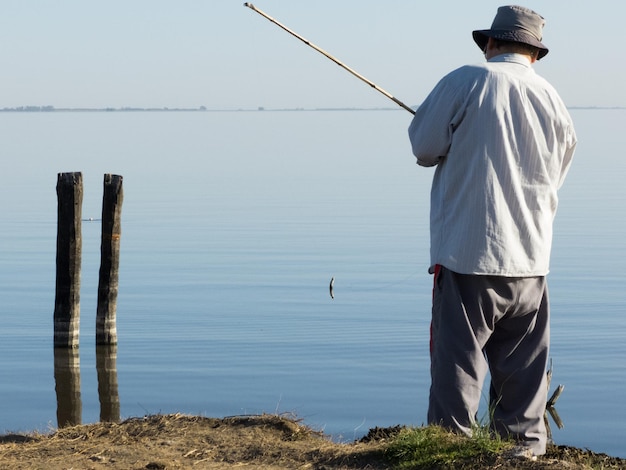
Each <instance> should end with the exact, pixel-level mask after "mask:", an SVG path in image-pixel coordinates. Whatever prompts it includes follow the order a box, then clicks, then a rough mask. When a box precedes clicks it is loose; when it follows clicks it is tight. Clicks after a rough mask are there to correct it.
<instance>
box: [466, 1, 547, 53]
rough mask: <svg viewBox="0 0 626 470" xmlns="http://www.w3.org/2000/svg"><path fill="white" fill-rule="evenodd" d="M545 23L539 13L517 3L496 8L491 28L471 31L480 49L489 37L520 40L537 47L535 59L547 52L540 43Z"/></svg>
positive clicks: (484, 45) (482, 48)
mask: <svg viewBox="0 0 626 470" xmlns="http://www.w3.org/2000/svg"><path fill="white" fill-rule="evenodd" d="M545 24H546V22H545V20H544V19H543V17H542V16H541V15H539V14H538V13H535V12H534V11H532V10H530V9H528V8H524V7H520V6H517V5H509V6H504V7H500V8H498V12H497V13H496V17H495V18H494V20H493V23H492V24H491V29H479V30H476V31H473V32H472V36H473V37H474V41H475V42H476V44H478V47H480V49H481V50H482V51H484V50H485V47H486V46H487V41H488V40H489V38H494V39H500V40H503V41H512V42H521V43H524V44H529V45H531V46H534V47H536V48H538V49H539V55H538V57H537V59H541V58H542V57H544V56H545V55H546V54H547V53H548V48H547V47H546V46H544V45H543V44H542V43H541V37H542V31H543V26H544V25H545Z"/></svg>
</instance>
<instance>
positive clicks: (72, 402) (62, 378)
mask: <svg viewBox="0 0 626 470" xmlns="http://www.w3.org/2000/svg"><path fill="white" fill-rule="evenodd" d="M54 382H55V384H56V386H55V390H56V394H57V423H58V426H59V427H60V428H63V427H66V426H74V425H76V424H81V421H82V402H81V398H80V357H79V355H78V348H54Z"/></svg>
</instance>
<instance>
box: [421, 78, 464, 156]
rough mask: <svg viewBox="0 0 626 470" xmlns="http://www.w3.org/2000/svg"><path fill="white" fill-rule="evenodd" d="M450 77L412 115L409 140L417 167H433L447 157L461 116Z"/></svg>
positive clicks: (455, 89) (456, 89) (456, 94)
mask: <svg viewBox="0 0 626 470" xmlns="http://www.w3.org/2000/svg"><path fill="white" fill-rule="evenodd" d="M451 82H454V80H452V77H451V76H447V77H444V78H443V79H442V80H441V81H440V82H439V83H438V84H437V86H436V87H435V88H434V89H433V91H431V93H430V94H429V95H428V96H427V97H426V99H425V100H424V102H423V103H422V104H421V105H420V107H419V108H418V109H417V111H416V112H415V116H414V117H413V120H412V121H411V125H410V126H409V140H410V142H411V148H412V150H413V155H415V157H417V164H418V165H421V166H435V165H437V164H438V163H439V161H440V160H441V159H442V158H444V157H445V156H446V155H447V154H448V150H449V149H450V145H451V142H452V134H453V132H454V129H455V127H456V125H457V124H458V123H457V122H455V121H457V120H458V118H459V116H460V114H462V113H461V112H460V111H461V110H460V107H461V102H459V99H458V98H459V96H458V92H459V90H458V88H456V87H455V86H454V83H451Z"/></svg>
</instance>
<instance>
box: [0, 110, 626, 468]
mask: <svg viewBox="0 0 626 470" xmlns="http://www.w3.org/2000/svg"><path fill="white" fill-rule="evenodd" d="M572 114H573V117H574V119H575V121H576V124H577V129H578V133H579V138H580V145H579V150H578V152H577V155H576V160H575V163H574V166H573V167H572V169H571V171H570V175H569V179H568V181H567V182H566V185H565V187H564V188H563V190H562V192H561V206H560V210H559V214H558V218H557V224H556V234H555V247H554V251H553V259H552V272H551V274H550V276H549V282H550V287H551V296H552V309H553V322H552V330H553V347H552V354H551V356H552V358H553V360H554V368H555V370H554V386H556V384H559V383H562V384H564V385H565V392H564V393H563V395H562V397H561V398H560V399H559V401H558V406H557V410H558V412H559V414H560V416H561V418H562V419H563V421H564V423H565V427H564V428H563V429H557V428H556V426H554V425H553V432H554V439H555V441H556V442H557V443H559V444H568V445H576V446H580V447H588V448H590V449H592V450H594V451H599V452H607V453H609V454H612V455H616V456H622V457H626V450H625V448H624V445H623V442H624V441H625V439H626V430H625V429H626V428H625V425H624V422H626V405H625V404H624V402H623V400H622V393H623V390H624V388H626V362H625V361H624V357H625V353H626V341H625V339H624V338H625V334H626V318H624V310H625V306H626V295H625V294H624V288H623V285H624V282H625V281H626V250H625V247H624V240H625V239H626V224H625V222H624V217H623V211H624V209H623V207H624V202H625V201H626V185H624V183H623V180H624V177H626V159H625V158H624V152H623V146H622V145H621V135H622V133H623V129H624V128H625V126H626V110H573V111H572ZM409 119H410V115H409V114H408V113H406V112H404V111H402V110H399V111H358V112H357V111H353V112H322V111H320V112H268V111H265V112H222V113H210V112H205V113H199V112H198V113H193V112H189V113H184V112H181V113H175V112H170V113H52V114H9V113H0V133H1V138H0V156H1V158H0V174H2V175H3V184H2V185H0V200H1V201H2V202H1V205H0V220H1V223H0V318H1V319H2V328H0V353H1V355H2V359H3V360H2V361H1V362H0V431H2V430H8V431H29V430H33V429H39V430H46V429H49V428H55V427H56V426H57V425H58V421H57V411H58V410H59V411H61V412H63V413H65V412H67V411H68V408H69V412H70V413H73V415H72V416H73V417H74V419H77V420H79V421H81V422H83V423H89V422H96V421H98V420H99V419H100V416H101V415H100V413H101V411H102V412H103V413H105V414H106V413H110V412H113V414H115V413H116V412H117V413H118V414H119V415H120V417H121V418H126V417H130V416H138V415H143V414H146V413H159V412H161V413H169V412H184V413H195V414H204V415H209V416H227V415H235V414H243V413H262V412H270V413H273V412H279V413H282V412H292V413H295V414H296V415H297V416H299V417H301V418H303V419H304V420H305V422H306V423H307V424H309V425H311V426H313V427H316V428H319V429H324V430H325V431H326V432H327V433H329V434H332V435H334V436H336V437H338V438H339V437H341V438H344V439H353V438H355V437H359V436H361V435H362V434H364V433H366V432H367V430H368V429H369V428H370V427H373V426H389V425H395V424H415V425H419V424H422V423H423V422H424V420H425V413H426V401H427V394H428V386H429V376H428V368H429V359H428V324H429V309H430V282H431V278H430V276H429V275H428V274H427V272H426V269H427V264H428V226H427V223H428V194H429V189H430V180H431V178H432V170H429V169H423V168H419V167H417V166H416V165H415V164H414V159H413V158H412V157H411V155H410V151H409V146H408V141H407V137H406V127H407V126H408V123H409ZM66 171H82V172H83V177H84V181H85V195H84V203H83V218H85V219H88V218H90V217H91V218H94V219H99V218H100V211H101V199H102V179H103V174H104V173H116V174H121V175H123V176H124V196H125V199H124V207H123V228H122V230H123V233H122V259H121V265H120V294H119V299H118V339H119V345H118V348H117V351H116V355H115V356H113V357H109V362H108V365H109V367H108V369H105V368H103V367H102V365H101V364H100V363H97V362H98V360H97V359H98V358H97V357H96V348H95V345H94V337H95V311H96V290H97V275H98V268H99V262H100V260H99V256H100V255H99V244H100V240H99V237H100V224H99V222H98V221H92V222H89V221H85V222H83V265H82V288H81V346H80V349H79V357H77V358H74V361H75V362H74V364H75V365H76V367H74V368H73V369H71V368H70V369H68V368H67V366H68V364H70V362H68V359H65V360H63V359H61V358H58V357H57V370H56V376H55V357H54V354H53V348H52V315H53V311H54V282H55V243H56V193H55V185H56V177H57V173H59V172H66ZM331 277H335V289H334V291H335V298H334V300H333V299H331V298H330V296H329V293H328V284H329V281H330V278H331ZM77 361H78V362H77ZM63 365H65V369H64V368H63V367H62V366H63ZM98 372H100V379H99V376H98ZM68 377H71V378H70V379H68ZM99 381H100V384H101V386H102V384H103V383H107V384H108V385H109V386H111V388H112V390H113V391H115V390H117V392H118V394H119V410H116V408H115V406H116V404H115V403H114V404H113V405H112V409H111V406H110V405H109V404H107V403H106V401H107V397H106V396H105V395H106V394H105V393H103V392H101V393H100V394H99V390H98V383H99ZM554 386H553V387H554ZM55 387H56V388H55ZM57 389H58V391H59V394H58V395H57ZM66 395H67V396H69V397H71V398H72V400H70V401H69V402H64V401H61V402H60V401H57V397H58V396H59V397H64V396H66ZM100 398H102V399H103V400H104V402H105V403H104V404H102V405H101V402H100Z"/></svg>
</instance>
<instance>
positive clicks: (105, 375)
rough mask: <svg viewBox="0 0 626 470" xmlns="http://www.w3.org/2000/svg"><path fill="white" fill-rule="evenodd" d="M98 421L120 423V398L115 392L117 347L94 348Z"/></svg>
mask: <svg viewBox="0 0 626 470" xmlns="http://www.w3.org/2000/svg"><path fill="white" fill-rule="evenodd" d="M96 369H97V371H98V398H99V399H100V421H109V422H113V423H117V422H119V421H120V396H119V394H118V391H117V345H111V346H96Z"/></svg>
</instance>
